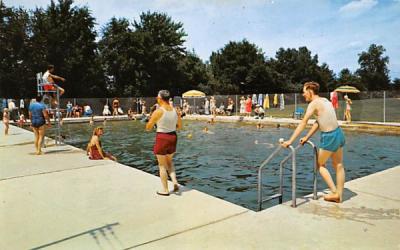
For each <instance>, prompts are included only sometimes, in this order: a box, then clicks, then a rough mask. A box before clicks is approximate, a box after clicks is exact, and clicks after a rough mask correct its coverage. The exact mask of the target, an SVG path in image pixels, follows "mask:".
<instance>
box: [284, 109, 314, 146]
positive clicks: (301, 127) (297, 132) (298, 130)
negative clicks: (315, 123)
mask: <svg viewBox="0 0 400 250" xmlns="http://www.w3.org/2000/svg"><path fill="white" fill-rule="evenodd" d="M315 110H316V105H315V103H314V102H311V103H310V104H309V105H308V107H307V111H306V114H305V115H304V117H303V119H302V120H301V122H300V124H299V125H298V126H297V128H296V130H295V131H294V132H293V134H292V136H291V137H290V139H289V140H288V141H285V142H283V143H282V146H284V147H286V148H287V147H289V146H290V145H291V144H292V143H293V142H294V140H296V138H297V137H298V136H299V135H300V134H301V132H303V130H304V129H305V128H306V126H307V123H308V120H309V119H310V118H311V116H313V114H314V112H315Z"/></svg>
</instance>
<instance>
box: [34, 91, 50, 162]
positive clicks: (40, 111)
mask: <svg viewBox="0 0 400 250" xmlns="http://www.w3.org/2000/svg"><path fill="white" fill-rule="evenodd" d="M41 100H42V98H41V97H40V96H37V97H36V102H33V103H32V104H31V105H29V119H30V120H31V127H32V130H33V133H34V134H35V148H36V154H37V155H41V154H42V148H41V146H42V141H43V138H44V135H45V126H44V125H45V124H46V122H47V126H49V127H50V118H49V114H48V112H47V109H46V106H45V105H44V104H43V103H41V102H40V101H41Z"/></svg>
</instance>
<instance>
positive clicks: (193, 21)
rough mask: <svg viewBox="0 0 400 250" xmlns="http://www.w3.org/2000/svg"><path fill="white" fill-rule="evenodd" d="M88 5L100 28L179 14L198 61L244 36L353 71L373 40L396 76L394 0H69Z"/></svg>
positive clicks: (398, 39) (20, 2) (44, 0)
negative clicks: (118, 20)
mask: <svg viewBox="0 0 400 250" xmlns="http://www.w3.org/2000/svg"><path fill="white" fill-rule="evenodd" d="M3 1H4V2H5V4H6V6H13V7H18V6H22V7H24V8H25V9H34V8H35V7H46V6H47V5H48V4H49V3H50V0H35V1H32V0H31V1H29V0H3ZM75 5H77V6H88V7H89V9H90V10H91V11H92V14H93V16H94V17H95V18H96V22H97V23H98V25H97V26H96V29H97V30H98V31H101V28H102V27H103V26H104V25H105V24H106V23H107V22H108V21H109V20H110V19H111V18H112V17H117V18H119V17H124V18H127V19H129V20H130V21H132V22H133V20H139V15H140V13H142V12H147V11H151V12H154V11H156V12H163V13H166V14H168V15H169V16H170V17H171V18H172V20H173V21H175V22H182V23H183V28H184V30H185V32H186V33H187V35H188V36H187V37H186V42H185V46H186V47H187V48H188V49H189V50H192V49H193V50H194V51H195V53H196V54H197V55H198V56H199V57H200V58H201V59H203V60H204V61H207V60H209V57H210V55H211V53H212V52H213V51H217V50H219V49H222V48H223V47H224V45H225V44H227V43H228V42H229V41H241V40H243V39H247V40H248V41H249V42H251V43H254V44H256V45H257V46H258V47H259V48H261V49H262V51H263V52H264V53H265V55H266V56H267V58H271V57H275V53H276V51H277V50H278V49H279V48H281V47H283V48H299V47H301V46H306V47H307V48H308V49H309V50H311V52H312V53H313V55H314V54H318V58H319V63H320V64H322V63H324V62H325V63H327V64H328V65H329V67H330V69H332V70H333V71H334V72H335V73H336V74H338V73H339V72H340V70H342V69H343V68H348V69H350V70H351V71H352V72H354V71H355V70H356V69H357V68H358V67H359V65H358V62H357V61H358V54H360V53H361V52H362V51H367V50H368V47H369V45H371V44H372V43H375V44H378V45H382V46H383V47H384V48H385V49H386V53H385V55H386V56H389V61H390V63H389V70H390V73H389V75H390V77H391V78H392V79H394V78H396V77H397V78H400V0H142V1H139V0H92V1H89V0H75Z"/></svg>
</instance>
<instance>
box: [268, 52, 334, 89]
mask: <svg viewBox="0 0 400 250" xmlns="http://www.w3.org/2000/svg"><path fill="white" fill-rule="evenodd" d="M269 64H270V65H271V67H273V68H274V69H275V70H276V71H277V72H278V73H279V74H281V75H282V76H283V82H284V84H283V86H281V88H282V89H285V90H295V91H299V90H301V86H302V84H303V83H304V82H306V81H317V82H319V84H320V86H321V91H327V90H328V85H332V84H333V83H334V74H333V71H332V70H330V69H329V67H328V65H327V64H326V63H324V64H322V65H321V66H319V65H318V55H314V56H312V55H311V51H310V50H308V49H307V47H300V48H299V49H298V50H297V49H294V48H288V49H284V48H280V49H279V50H278V51H277V52H276V55H275V59H271V60H270V61H269ZM299 88H300V89H299Z"/></svg>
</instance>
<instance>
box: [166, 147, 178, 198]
mask: <svg viewBox="0 0 400 250" xmlns="http://www.w3.org/2000/svg"><path fill="white" fill-rule="evenodd" d="M166 157H167V164H168V173H169V177H171V180H172V182H173V183H174V191H178V190H179V183H178V180H177V179H176V173H175V167H174V161H173V157H174V154H169V155H167V156H166Z"/></svg>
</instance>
